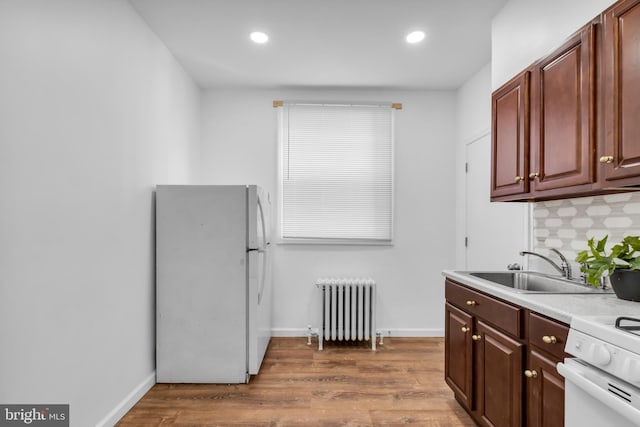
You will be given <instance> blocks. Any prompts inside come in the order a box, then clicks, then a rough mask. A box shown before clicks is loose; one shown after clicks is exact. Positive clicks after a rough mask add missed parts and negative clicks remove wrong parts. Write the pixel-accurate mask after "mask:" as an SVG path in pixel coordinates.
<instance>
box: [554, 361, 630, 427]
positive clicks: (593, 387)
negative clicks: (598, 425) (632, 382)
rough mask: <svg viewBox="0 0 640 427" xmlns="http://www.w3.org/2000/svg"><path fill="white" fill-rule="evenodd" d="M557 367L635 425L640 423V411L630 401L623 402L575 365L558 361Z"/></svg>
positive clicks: (562, 373) (577, 384)
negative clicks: (591, 379) (639, 421)
mask: <svg viewBox="0 0 640 427" xmlns="http://www.w3.org/2000/svg"><path fill="white" fill-rule="evenodd" d="M557 368H558V372H559V373H560V375H562V376H563V377H565V379H567V380H568V381H571V382H572V383H574V384H575V385H576V386H578V387H579V388H580V389H582V390H584V391H585V392H586V393H588V394H590V395H591V396H593V397H594V398H595V399H596V400H598V401H600V402H601V403H603V404H604V405H606V406H608V407H610V408H611V409H613V410H614V411H615V412H617V413H618V414H620V415H622V416H623V417H625V418H627V419H628V420H630V421H631V422H632V423H634V424H635V425H640V424H638V420H640V411H638V410H637V409H635V408H634V407H633V406H631V405H629V404H628V403H625V402H623V401H622V400H620V398H618V397H615V396H613V395H612V394H610V393H609V392H607V391H606V390H605V389H603V388H602V387H600V386H598V385H597V384H594V383H593V382H592V381H590V380H589V379H587V378H586V377H585V376H584V374H583V372H581V370H580V369H576V368H575V367H574V366H573V365H571V366H570V365H568V364H566V363H558V365H557Z"/></svg>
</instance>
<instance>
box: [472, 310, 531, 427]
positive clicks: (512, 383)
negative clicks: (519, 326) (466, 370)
mask: <svg viewBox="0 0 640 427" xmlns="http://www.w3.org/2000/svg"><path fill="white" fill-rule="evenodd" d="M477 323H478V326H477V329H476V336H477V335H480V339H478V340H477V341H475V343H476V352H477V365H476V369H477V371H476V372H477V378H476V381H477V384H478V386H477V390H478V399H477V402H476V404H477V411H478V415H479V416H480V418H481V419H482V421H483V423H484V424H486V425H489V426H496V427H517V426H521V425H522V406H523V403H522V402H523V399H522V398H523V396H522V385H523V384H522V378H523V375H522V365H523V355H524V344H522V343H521V342H519V341H517V340H515V339H512V338H510V337H509V336H507V335H505V334H504V333H502V332H500V331H498V330H497V329H494V328H492V327H491V326H489V325H488V324H486V323H484V322H482V321H480V320H478V321H477Z"/></svg>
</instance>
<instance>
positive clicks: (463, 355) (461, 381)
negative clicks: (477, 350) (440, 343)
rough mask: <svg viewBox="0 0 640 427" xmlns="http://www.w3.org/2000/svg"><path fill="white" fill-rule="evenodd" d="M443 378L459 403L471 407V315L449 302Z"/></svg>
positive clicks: (446, 307)
mask: <svg viewBox="0 0 640 427" xmlns="http://www.w3.org/2000/svg"><path fill="white" fill-rule="evenodd" d="M445 314H446V318H445V337H446V339H445V347H444V352H445V359H444V360H445V363H444V370H445V380H446V382H447V384H449V386H450V387H451V389H453V391H454V392H455V394H456V397H457V398H458V400H459V401H461V403H463V404H464V405H466V406H467V408H468V409H472V408H473V406H472V405H473V392H472V390H473V388H472V387H473V382H472V378H473V372H472V370H473V351H472V350H473V346H472V345H471V331H472V327H473V317H471V315H469V314H467V313H465V312H464V311H461V310H459V309H457V308H455V307H454V306H452V305H451V304H449V303H446V305H445Z"/></svg>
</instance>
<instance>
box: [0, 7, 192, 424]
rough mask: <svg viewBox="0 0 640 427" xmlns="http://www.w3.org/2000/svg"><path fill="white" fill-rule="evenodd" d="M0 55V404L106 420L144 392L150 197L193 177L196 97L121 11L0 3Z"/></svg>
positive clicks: (150, 302) (150, 287) (78, 420)
mask: <svg viewBox="0 0 640 427" xmlns="http://www.w3.org/2000/svg"><path fill="white" fill-rule="evenodd" d="M0 58H2V60H1V61H2V66H0V94H1V96H0V196H1V200H2V202H1V204H0V206H1V207H0V343H1V344H0V402H2V403H3V404H6V403H16V404H26V403H69V404H70V411H71V425H72V426H91V425H96V424H99V423H103V422H104V423H105V424H111V423H113V422H115V420H117V419H118V416H119V415H121V413H120V412H118V410H121V411H122V410H125V409H127V408H126V407H125V406H126V404H127V397H128V395H129V393H132V392H135V391H136V389H137V390H138V391H144V390H145V389H146V388H147V387H149V386H151V385H152V384H153V382H155V375H154V369H155V360H154V342H155V339H154V323H155V319H154V304H155V303H154V256H153V254H154V240H153V226H154V222H153V215H154V212H153V199H152V190H153V188H154V186H155V185H156V184H158V183H169V182H170V183H183V182H185V183H186V182H190V181H194V180H195V179H196V178H197V166H198V162H197V159H198V153H197V151H198V146H199V126H200V99H199V97H200V95H199V90H198V88H197V87H196V86H195V85H194V84H193V83H192V81H191V80H190V79H189V78H188V77H187V76H186V74H185V73H184V72H183V70H182V69H181V68H180V67H179V66H178V65H177V63H176V61H175V60H174V59H173V57H172V56H171V55H170V54H169V52H168V51H167V49H166V48H165V47H164V45H162V44H161V43H160V42H159V41H158V39H157V38H156V37H155V36H154V34H152V33H151V31H150V30H149V29H148V27H147V26H146V25H145V24H144V22H143V21H142V20H141V19H140V18H139V16H138V15H137V14H136V12H135V11H134V10H133V9H132V7H131V6H130V4H129V3H128V2H127V1H125V0H94V1H90V2H88V1H84V0H57V1H55V2H52V1H50V0H40V1H36V0H15V1H9V0H3V1H2V2H0ZM134 399H135V397H134ZM119 405H125V406H119ZM111 411H114V412H111Z"/></svg>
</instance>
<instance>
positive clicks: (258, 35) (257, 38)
mask: <svg viewBox="0 0 640 427" xmlns="http://www.w3.org/2000/svg"><path fill="white" fill-rule="evenodd" d="M249 37H251V40H253V41H254V42H256V43H260V44H263V43H266V42H268V41H269V36H268V35H266V34H265V33H262V32H260V31H254V32H253V33H251V34H250V35H249Z"/></svg>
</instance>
